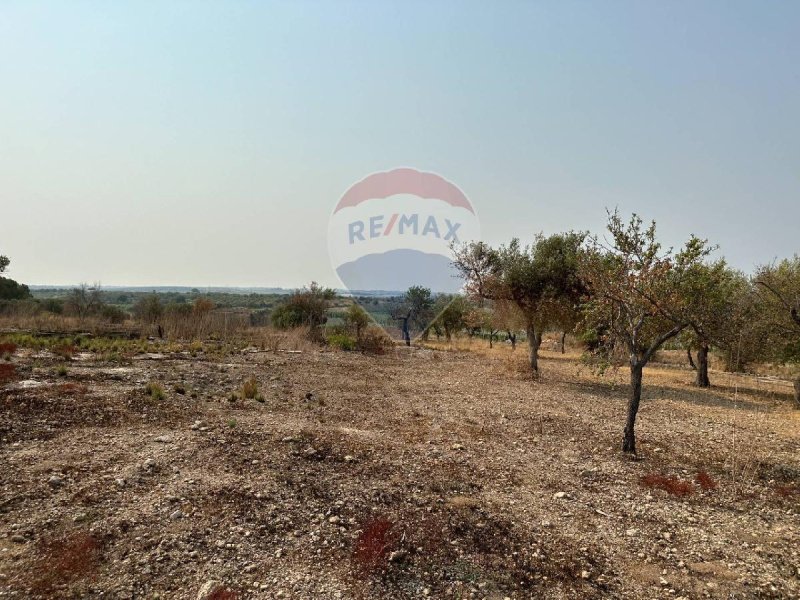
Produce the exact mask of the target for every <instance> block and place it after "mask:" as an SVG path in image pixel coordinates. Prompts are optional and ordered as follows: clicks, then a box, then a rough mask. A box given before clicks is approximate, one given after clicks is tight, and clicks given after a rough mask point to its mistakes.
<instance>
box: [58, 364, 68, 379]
mask: <svg viewBox="0 0 800 600" xmlns="http://www.w3.org/2000/svg"><path fill="white" fill-rule="evenodd" d="M56 375H58V376H59V377H66V376H67V367H66V366H65V365H58V369H56Z"/></svg>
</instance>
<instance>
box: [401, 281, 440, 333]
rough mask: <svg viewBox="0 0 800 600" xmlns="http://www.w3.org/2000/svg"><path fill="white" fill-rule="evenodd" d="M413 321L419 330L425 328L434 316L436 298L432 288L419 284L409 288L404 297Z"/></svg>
mask: <svg viewBox="0 0 800 600" xmlns="http://www.w3.org/2000/svg"><path fill="white" fill-rule="evenodd" d="M403 301H404V304H405V307H406V309H407V311H408V313H409V314H410V315H411V323H412V324H413V325H414V326H415V328H416V329H417V330H424V329H425V328H426V327H427V326H428V323H430V320H431V318H433V316H434V313H433V305H434V299H433V295H432V294H431V290H430V289H428V288H426V287H422V286H419V285H414V286H411V287H410V288H408V290H407V291H406V294H405V297H404V299H403Z"/></svg>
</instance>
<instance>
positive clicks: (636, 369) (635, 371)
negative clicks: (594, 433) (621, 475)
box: [622, 359, 644, 454]
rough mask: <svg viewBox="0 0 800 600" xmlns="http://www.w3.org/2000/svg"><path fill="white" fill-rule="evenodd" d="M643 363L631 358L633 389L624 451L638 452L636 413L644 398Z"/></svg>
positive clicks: (623, 441) (631, 390) (626, 425)
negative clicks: (635, 427) (635, 430)
mask: <svg viewBox="0 0 800 600" xmlns="http://www.w3.org/2000/svg"><path fill="white" fill-rule="evenodd" d="M643 369H644V365H642V364H641V363H640V362H639V361H638V360H633V359H632V360H631V389H630V395H629V396H628V419H627V421H626V422H625V436H624V437H623V440H622V451H623V452H631V453H633V454H636V434H635V433H634V426H635V425H636V413H638V412H639V402H640V401H641V399H642V370H643Z"/></svg>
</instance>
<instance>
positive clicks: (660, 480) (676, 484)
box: [640, 473, 694, 497]
mask: <svg viewBox="0 0 800 600" xmlns="http://www.w3.org/2000/svg"><path fill="white" fill-rule="evenodd" d="M640 483H641V484H642V485H643V486H645V487H648V488H653V489H659V490H664V491H665V492H667V493H668V494H671V495H673V496H678V497H683V496H690V495H691V494H692V492H693V491H694V487H693V486H692V484H691V482H689V481H684V480H682V479H678V478H677V477H665V476H664V475H658V474H656V473H650V474H649V475H645V476H644V477H642V478H641V479H640Z"/></svg>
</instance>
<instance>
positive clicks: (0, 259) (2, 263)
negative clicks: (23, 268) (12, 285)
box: [0, 255, 11, 273]
mask: <svg viewBox="0 0 800 600" xmlns="http://www.w3.org/2000/svg"><path fill="white" fill-rule="evenodd" d="M10 264H11V261H10V260H9V259H8V257H7V256H2V255H0V273H3V272H4V271H5V270H6V269H7V268H8V265H10Z"/></svg>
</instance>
